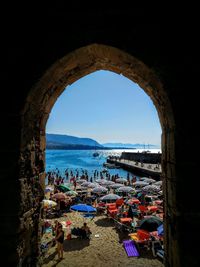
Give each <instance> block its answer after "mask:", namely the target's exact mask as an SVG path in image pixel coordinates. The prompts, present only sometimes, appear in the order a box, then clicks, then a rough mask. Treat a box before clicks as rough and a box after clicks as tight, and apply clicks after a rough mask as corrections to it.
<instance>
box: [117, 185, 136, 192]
mask: <svg viewBox="0 0 200 267" xmlns="http://www.w3.org/2000/svg"><path fill="white" fill-rule="evenodd" d="M116 192H124V193H130V192H135V189H134V188H132V187H130V186H121V187H120V188H118V189H117V190H116Z"/></svg>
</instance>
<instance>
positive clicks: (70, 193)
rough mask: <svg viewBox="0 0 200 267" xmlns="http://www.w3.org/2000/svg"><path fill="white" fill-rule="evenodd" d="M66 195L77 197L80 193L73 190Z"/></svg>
mask: <svg viewBox="0 0 200 267" xmlns="http://www.w3.org/2000/svg"><path fill="white" fill-rule="evenodd" d="M65 195H66V196H76V195H78V193H77V192H76V191H73V190H71V191H67V192H66V193H65Z"/></svg>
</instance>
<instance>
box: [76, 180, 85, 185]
mask: <svg viewBox="0 0 200 267" xmlns="http://www.w3.org/2000/svg"><path fill="white" fill-rule="evenodd" d="M76 182H77V184H82V183H84V182H86V180H85V179H79V180H77V181H76Z"/></svg>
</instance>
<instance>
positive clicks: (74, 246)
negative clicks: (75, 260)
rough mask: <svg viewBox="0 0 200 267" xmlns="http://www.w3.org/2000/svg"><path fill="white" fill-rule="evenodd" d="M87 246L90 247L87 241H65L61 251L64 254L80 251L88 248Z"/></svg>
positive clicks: (77, 239)
mask: <svg viewBox="0 0 200 267" xmlns="http://www.w3.org/2000/svg"><path fill="white" fill-rule="evenodd" d="M89 245H90V240H89V239H80V238H74V239H71V240H65V241H64V244H63V249H64V251H65V252H67V251H75V250H81V249H83V248H85V247H88V246H89Z"/></svg>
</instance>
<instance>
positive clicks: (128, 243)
mask: <svg viewBox="0 0 200 267" xmlns="http://www.w3.org/2000/svg"><path fill="white" fill-rule="evenodd" d="M123 245H124V248H125V250H126V253H127V256H128V257H138V256H139V252H138V250H137V248H136V246H135V244H134V242H133V240H124V241H123Z"/></svg>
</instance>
